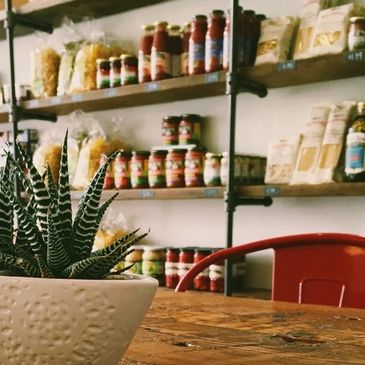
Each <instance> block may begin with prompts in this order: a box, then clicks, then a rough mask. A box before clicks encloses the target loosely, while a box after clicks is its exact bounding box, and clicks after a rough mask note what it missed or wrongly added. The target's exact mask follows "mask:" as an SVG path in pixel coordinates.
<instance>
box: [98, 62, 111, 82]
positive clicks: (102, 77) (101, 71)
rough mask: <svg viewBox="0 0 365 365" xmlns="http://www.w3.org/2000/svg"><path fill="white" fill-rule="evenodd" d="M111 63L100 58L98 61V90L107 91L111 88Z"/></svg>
mask: <svg viewBox="0 0 365 365" xmlns="http://www.w3.org/2000/svg"><path fill="white" fill-rule="evenodd" d="M109 75H110V62H109V60H106V59H102V58H98V59H97V60H96V88H97V89H107V88H108V87H109V86H110V76H109Z"/></svg>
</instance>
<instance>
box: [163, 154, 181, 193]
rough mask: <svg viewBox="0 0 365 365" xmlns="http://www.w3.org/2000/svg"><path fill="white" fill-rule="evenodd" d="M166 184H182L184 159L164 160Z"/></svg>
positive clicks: (170, 185)
mask: <svg viewBox="0 0 365 365" xmlns="http://www.w3.org/2000/svg"><path fill="white" fill-rule="evenodd" d="M166 184H167V186H168V187H174V186H184V184H185V180H184V161H183V160H181V161H176V160H175V161H172V160H166Z"/></svg>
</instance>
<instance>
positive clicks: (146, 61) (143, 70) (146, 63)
mask: <svg viewBox="0 0 365 365" xmlns="http://www.w3.org/2000/svg"><path fill="white" fill-rule="evenodd" d="M150 79H151V56H150V55H145V54H144V53H143V51H141V50H139V52H138V81H139V82H146V81H148V80H150Z"/></svg>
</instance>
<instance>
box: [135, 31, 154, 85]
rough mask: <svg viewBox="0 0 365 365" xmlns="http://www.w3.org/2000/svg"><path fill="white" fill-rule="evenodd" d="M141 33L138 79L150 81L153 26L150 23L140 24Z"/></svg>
mask: <svg viewBox="0 0 365 365" xmlns="http://www.w3.org/2000/svg"><path fill="white" fill-rule="evenodd" d="M142 30H143V35H142V37H141V41H140V43H139V50H138V81H139V82H140V83H142V82H148V81H151V49H152V43H153V33H154V30H155V26H154V25H152V24H147V25H142Z"/></svg>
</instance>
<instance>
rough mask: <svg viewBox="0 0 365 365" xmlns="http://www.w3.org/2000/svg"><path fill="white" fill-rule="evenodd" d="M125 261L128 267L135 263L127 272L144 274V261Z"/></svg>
mask: <svg viewBox="0 0 365 365" xmlns="http://www.w3.org/2000/svg"><path fill="white" fill-rule="evenodd" d="M124 263H125V266H126V267H128V266H130V265H132V264H134V265H133V266H132V267H131V268H130V269H129V270H128V271H127V272H129V273H132V274H140V275H141V274H142V261H135V262H134V261H125V262H124Z"/></svg>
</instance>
